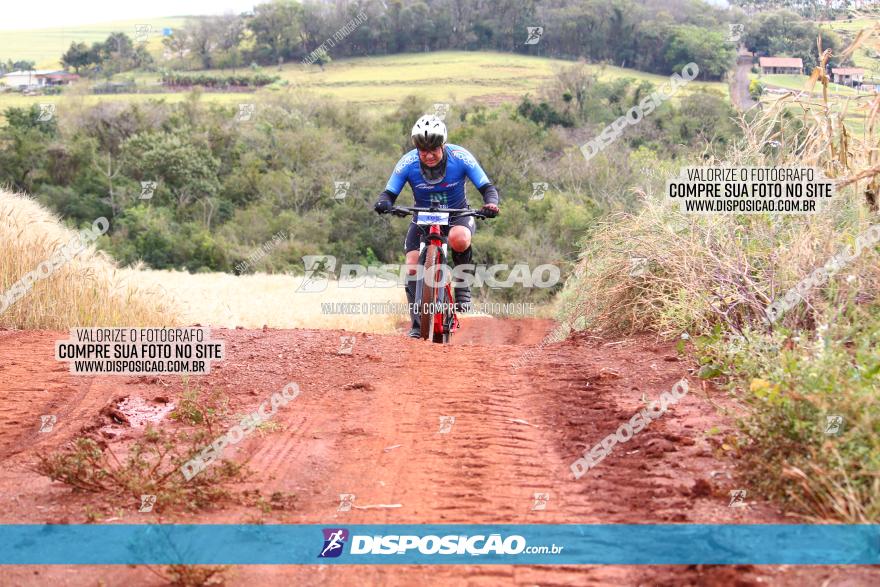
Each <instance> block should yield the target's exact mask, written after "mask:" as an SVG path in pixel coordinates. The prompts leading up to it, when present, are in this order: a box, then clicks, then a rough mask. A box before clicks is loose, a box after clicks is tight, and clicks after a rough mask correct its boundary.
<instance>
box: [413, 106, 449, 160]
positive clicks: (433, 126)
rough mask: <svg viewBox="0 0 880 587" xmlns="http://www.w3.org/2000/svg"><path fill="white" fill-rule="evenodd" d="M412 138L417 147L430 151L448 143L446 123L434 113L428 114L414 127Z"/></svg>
mask: <svg viewBox="0 0 880 587" xmlns="http://www.w3.org/2000/svg"><path fill="white" fill-rule="evenodd" d="M412 140H413V144H414V145H415V146H416V149H421V150H423V151H430V150H432V149H436V148H437V147H442V146H443V145H445V144H446V125H445V124H443V121H442V120H440V119H439V118H437V117H436V116H434V115H433V114H426V115H424V116H422V117H421V118H419V119H418V120H417V121H416V124H415V126H413V128H412Z"/></svg>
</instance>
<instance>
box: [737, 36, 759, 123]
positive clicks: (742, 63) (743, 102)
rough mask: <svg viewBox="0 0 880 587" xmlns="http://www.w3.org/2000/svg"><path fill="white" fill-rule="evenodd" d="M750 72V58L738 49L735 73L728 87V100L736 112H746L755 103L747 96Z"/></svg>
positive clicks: (749, 95)
mask: <svg viewBox="0 0 880 587" xmlns="http://www.w3.org/2000/svg"><path fill="white" fill-rule="evenodd" d="M751 71H752V56H751V55H749V54H747V53H745V52H744V50H743V49H742V48H741V49H740V54H739V55H738V56H737V58H736V73H735V74H734V78H733V85H731V87H730V100H731V101H732V102H733V105H734V106H735V107H736V108H737V110H740V111H744V110H748V109H749V108H751V107H752V106H754V105H755V104H757V102H756V101H755V100H753V99H752V96H751V94H749V74H750V73H751Z"/></svg>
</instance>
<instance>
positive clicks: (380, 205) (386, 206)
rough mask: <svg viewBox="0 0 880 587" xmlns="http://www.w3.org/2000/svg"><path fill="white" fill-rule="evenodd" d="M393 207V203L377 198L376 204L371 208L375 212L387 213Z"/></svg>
mask: <svg viewBox="0 0 880 587" xmlns="http://www.w3.org/2000/svg"><path fill="white" fill-rule="evenodd" d="M393 207H394V205H393V204H392V203H391V202H389V201H388V200H379V201H378V202H376V205H375V206H373V210H375V211H376V214H388V213H389V212H391V208H393Z"/></svg>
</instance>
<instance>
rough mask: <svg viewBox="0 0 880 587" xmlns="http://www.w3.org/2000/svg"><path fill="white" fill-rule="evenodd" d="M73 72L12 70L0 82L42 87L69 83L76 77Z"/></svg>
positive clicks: (26, 86)
mask: <svg viewBox="0 0 880 587" xmlns="http://www.w3.org/2000/svg"><path fill="white" fill-rule="evenodd" d="M78 78H79V76H78V75H76V74H74V73H67V72H66V71H62V70H58V69H33V70H31V71H12V72H9V73H7V74H6V75H4V76H3V77H2V78H0V83H2V84H4V85H6V86H9V87H10V88H15V89H18V90H20V89H24V88H42V87H45V86H57V85H62V84H66V83H70V82H71V81H74V80H76V79H78Z"/></svg>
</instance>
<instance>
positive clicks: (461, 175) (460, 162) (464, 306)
mask: <svg viewBox="0 0 880 587" xmlns="http://www.w3.org/2000/svg"><path fill="white" fill-rule="evenodd" d="M446 136H447V135H446V125H445V124H443V121H442V120H440V119H439V118H438V117H436V116H432V115H425V116H422V117H421V118H419V119H418V120H417V121H416V124H415V126H413V128H412V141H413V145H415V149H413V150H412V151H410V152H408V153H407V154H406V155H404V156H403V157H401V158H400V161H398V162H397V165H396V166H395V167H394V172H393V173H392V174H391V178H390V179H389V180H388V183H387V184H386V185H385V190H384V191H383V192H382V193H381V194H379V199H378V201H377V202H376V205H375V210H376V212H378V213H379V214H386V213H388V212H390V211H391V208H392V207H393V206H394V201H395V200H396V199H397V196H399V195H400V192H401V190H403V186H404V184H406V183H409V185H410V187H411V188H412V192H413V199H414V200H415V205H416V207H424V208H429V207H435V208H468V207H469V205H468V200H467V194H466V193H465V180H466V179H469V180H471V183H473V184H474V185H475V186H476V188H477V189H478V190H479V191H480V194H482V196H483V207H482V208H481V210H480V211H481V212H482V213H483V214H485V215H486V217H487V218H494V217H495V216H497V215H498V202H499V196H498V190H497V189H496V188H495V186H494V185H492V182H491V181H489V178H488V177H487V176H486V172H485V171H483V168H482V167H480V164H479V163H477V160H476V159H475V158H474V156H473V155H471V154H470V152H469V151H468V150H467V149H465V148H464V147H459V146H458V145H453V144H448V143H447V142H446ZM441 229H442V231H443V234H444V235H447V239H448V243H449V247H450V248H451V249H452V262H453V263H454V264H455V265H461V264H466V265H471V263H472V255H471V238H472V237H473V235H474V232H475V231H476V229H477V227H476V223H475V222H474V218H473V216H468V217H466V218H451V219H450V220H449V226H443V227H441ZM419 235H420V231H419V227H418V225H417V224H416V223H415V218H413V222H412V223H410V225H409V230H408V231H407V233H406V238H405V239H404V253H405V254H406V265H407V280H406V298H407V300H408V301H409V307H410V317H411V318H412V328H411V329H410V332H409V336H411V337H413V338H419V337H420V336H421V333H420V331H419V319H418V316H417V315H416V313H415V311H414V309H415V301H416V300H415V297H416V281H417V277H416V271H417V270H416V268H417V266H418V263H419V244H420V239H419ZM468 273H469V274H470V275H473V268H472V267H471V268H470V271H468ZM454 291H455V306H456V310H457V311H461V312H466V311H468V310H470V302H471V290H470V287H467V286H465V285H464V284H463V280H461V279H456V282H455V285H454Z"/></svg>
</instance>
